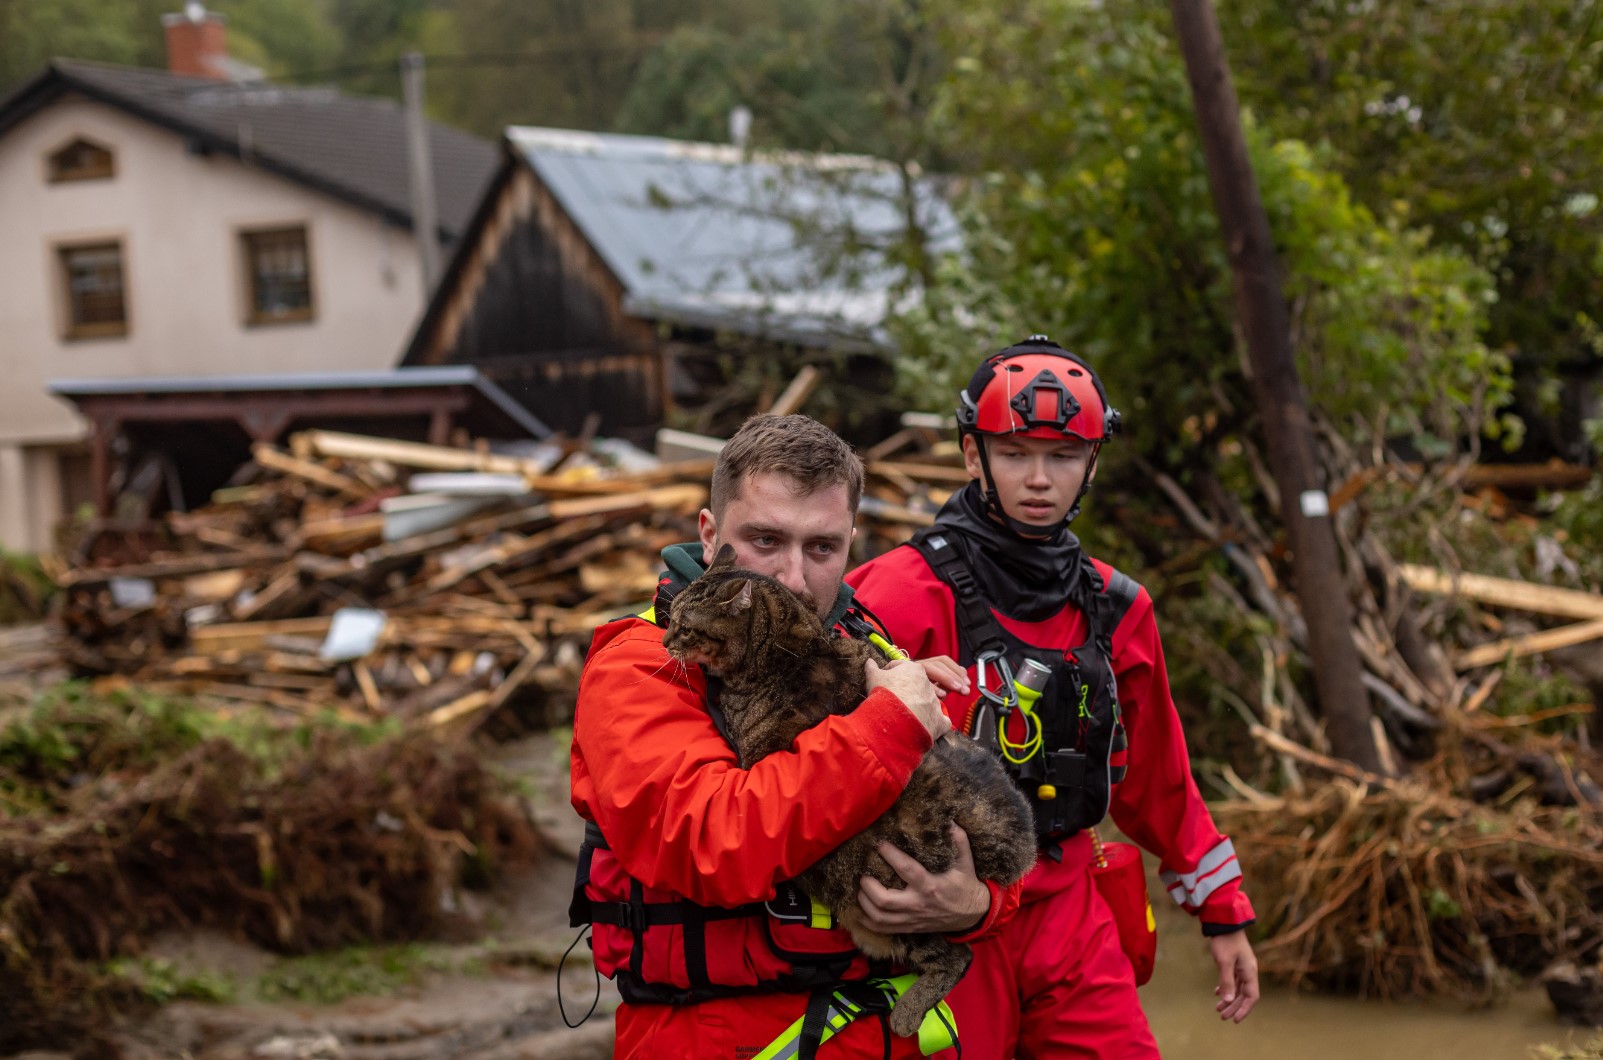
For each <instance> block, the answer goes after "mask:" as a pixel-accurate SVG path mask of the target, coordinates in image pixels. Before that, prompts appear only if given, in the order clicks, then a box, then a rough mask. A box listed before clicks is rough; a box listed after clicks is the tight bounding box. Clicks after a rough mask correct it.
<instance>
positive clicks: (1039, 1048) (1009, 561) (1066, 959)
mask: <svg viewBox="0 0 1603 1060" xmlns="http://www.w3.org/2000/svg"><path fill="white" fill-rule="evenodd" d="M1118 422H1119V414H1118V412H1117V411H1116V410H1114V409H1113V408H1112V407H1111V406H1110V405H1109V404H1108V401H1107V396H1106V394H1105V393H1104V391H1103V388H1102V383H1101V381H1100V380H1099V379H1098V378H1097V377H1096V375H1095V373H1093V372H1092V371H1091V369H1090V367H1089V366H1088V365H1086V364H1085V362H1084V361H1082V360H1080V359H1079V358H1078V357H1076V356H1074V355H1073V354H1071V353H1069V352H1068V351H1066V350H1064V349H1062V348H1061V347H1059V346H1058V345H1057V344H1056V343H1053V342H1051V341H1050V340H1048V339H1047V338H1046V337H1045V336H1040V335H1036V336H1031V337H1030V338H1029V339H1028V340H1026V341H1025V342H1023V343H1020V344H1018V345H1016V346H1010V347H1008V348H1007V349H1004V350H1002V351H1001V352H1000V353H997V354H993V355H992V356H990V357H987V358H986V359H985V360H984V361H983V362H982V363H981V365H980V367H979V369H978V370H977V371H976V372H975V373H974V376H973V378H972V380H971V381H970V383H969V385H968V387H967V388H966V389H965V390H964V392H963V393H962V394H961V396H960V399H959V407H958V430H959V435H960V437H961V439H962V447H963V458H964V464H965V467H966V468H967V470H968V473H969V475H970V476H971V478H972V479H973V481H971V482H970V483H969V484H968V485H967V486H966V487H964V488H963V489H961V490H959V491H958V492H957V493H955V494H954V495H953V496H952V498H951V499H950V500H949V501H948V502H947V503H946V505H945V506H944V507H943V508H942V509H941V512H940V514H939V515H938V516H937V517H936V522H935V525H934V526H933V527H930V528H929V529H927V530H924V531H921V532H920V533H918V534H917V535H915V537H914V539H913V541H912V542H911V543H909V544H908V545H903V546H901V547H899V548H896V549H893V550H891V551H890V552H888V553H886V554H885V555H883V556H880V557H878V558H877V559H875V560H872V561H870V562H868V563H866V564H864V565H863V566H861V567H859V568H857V569H856V570H854V571H853V572H852V573H851V575H850V576H849V577H848V578H847V581H848V583H849V584H851V585H852V586H854V587H855V588H856V589H857V591H858V593H859V595H860V596H861V597H862V599H863V600H864V601H865V602H866V604H867V606H869V607H872V608H873V609H874V611H875V613H876V614H877V615H878V616H879V617H880V619H881V620H882V621H883V622H884V624H885V627H886V629H887V630H888V631H889V633H890V634H891V636H892V639H893V640H894V641H895V642H896V644H897V645H898V646H899V647H901V648H902V649H903V650H904V651H907V652H909V653H911V654H912V655H913V657H914V658H925V657H935V656H947V657H951V658H954V659H956V660H958V662H959V663H960V664H961V665H962V666H963V667H965V668H967V675H966V676H965V677H964V678H962V679H957V680H944V679H943V683H944V684H945V685H946V687H948V688H949V689H950V690H951V692H952V694H951V695H949V696H948V697H947V699H946V709H947V711H948V713H949V714H950V715H951V716H952V718H953V720H954V722H956V723H957V724H958V727H959V728H960V729H962V730H963V731H966V732H969V733H971V734H973V735H975V736H976V737H977V738H979V739H981V740H982V742H986V741H988V742H989V743H990V744H991V745H992V746H993V747H995V748H996V749H997V751H998V753H999V754H1001V755H1002V756H1003V758H1004V764H1006V765H1007V766H1008V768H1009V770H1010V772H1012V773H1013V775H1014V777H1015V780H1016V781H1017V782H1018V783H1019V784H1020V786H1021V787H1022V788H1023V790H1024V792H1025V794H1026V796H1027V797H1029V799H1030V800H1031V803H1032V806H1033V808H1034V810H1035V816H1036V832H1037V836H1038V840H1039V842H1040V845H1041V850H1042V856H1041V857H1040V859H1039V860H1038V861H1037V863H1036V867H1035V869H1034V870H1033V871H1032V872H1031V873H1030V874H1029V875H1028V876H1026V877H1025V879H1024V893H1023V897H1022V902H1023V904H1022V906H1021V908H1020V910H1019V913H1018V915H1017V916H1016V917H1014V918H1013V919H1012V920H1011V921H1010V922H1009V923H1008V924H1007V925H1006V926H1005V927H1004V928H1003V929H1002V931H1001V933H1000V934H999V935H997V936H995V937H993V938H990V939H988V940H986V941H983V942H981V943H980V944H978V945H976V946H975V947H974V963H973V965H972V966H971V967H970V968H969V970H968V974H967V975H966V976H965V977H964V978H963V980H962V982H960V983H959V984H958V986H957V988H956V989H955V990H953V992H952V993H951V995H950V996H949V998H948V1000H949V1001H950V1003H951V1005H952V1008H953V1011H954V1012H955V1013H956V1014H957V1021H958V1024H959V1026H961V1027H962V1028H963V1045H964V1050H965V1055H966V1056H968V1057H974V1058H981V1060H997V1058H1006V1057H1014V1056H1017V1057H1021V1058H1036V1057H1065V1056H1078V1057H1097V1058H1113V1057H1120V1058H1124V1057H1141V1058H1146V1057H1156V1056H1157V1055H1158V1050H1157V1045H1156V1043H1155V1042H1154V1040H1153V1037H1152V1032H1151V1030H1150V1029H1149V1027H1148V1025H1147V1020H1146V1016H1145V1014H1144V1013H1143V1012H1142V1011H1141V1006H1140V1002H1139V1000H1138V998H1137V995H1136V986H1137V983H1136V976H1135V972H1134V971H1133V969H1132V964H1131V960H1130V959H1129V958H1128V957H1127V956H1126V954H1125V952H1124V951H1123V949H1122V947H1121V945H1120V938H1119V931H1118V929H1117V925H1116V923H1115V920H1114V917H1113V915H1112V913H1111V911H1110V908H1109V905H1108V903H1107V902H1106V901H1105V900H1104V899H1103V898H1102V897H1101V895H1100V894H1099V893H1098V890H1097V887H1096V886H1095V884H1094V881H1093V877H1092V873H1091V869H1092V865H1093V862H1094V859H1095V858H1096V856H1097V854H1096V849H1097V847H1096V843H1097V842H1099V841H1097V840H1095V839H1094V838H1093V833H1092V832H1090V831H1089V830H1090V829H1092V828H1093V826H1095V825H1096V824H1097V823H1098V822H1100V821H1101V820H1102V818H1103V816H1104V815H1105V814H1106V813H1108V812H1109V811H1111V813H1112V815H1113V819H1114V821H1115V822H1116V823H1117V824H1118V826H1119V827H1120V828H1121V829H1122V830H1123V831H1124V833H1125V834H1126V835H1128V836H1130V837H1131V838H1132V839H1134V840H1136V841H1137V842H1138V843H1140V844H1141V845H1142V846H1143V847H1145V848H1147V849H1148V850H1150V851H1152V852H1153V853H1155V854H1156V855H1158V857H1159V858H1160V859H1161V865H1160V868H1161V870H1162V875H1163V878H1164V881H1165V883H1166V885H1167V886H1168V888H1169V892H1170V894H1171V895H1172V896H1173V897H1174V899H1175V900H1176V901H1177V902H1179V903H1180V904H1181V905H1182V906H1184V907H1185V908H1186V909H1187V911H1189V912H1191V913H1192V914H1193V915H1195V916H1196V917H1197V918H1198V919H1199V920H1200V921H1201V922H1202V931H1203V934H1204V935H1205V936H1206V937H1207V938H1208V943H1209V947H1210V949H1211V951H1212V955H1213V958H1214V961H1215V962H1216V964H1217V965H1218V968H1219V985H1218V988H1217V990H1216V991H1215V992H1216V994H1217V995H1218V1001H1217V1003H1216V1006H1215V1008H1216V1010H1217V1011H1218V1012H1219V1015H1220V1018H1222V1019H1230V1020H1234V1021H1236V1022H1237V1023H1239V1022H1240V1021H1241V1020H1242V1019H1244V1018H1246V1016H1247V1014H1248V1013H1249V1012H1251V1011H1252V1008H1253V1006H1254V1005H1255V1004H1256V1003H1257V1000H1258V970H1257V962H1256V959H1255V958H1254V956H1253V953H1252V947H1251V945H1250V944H1249V942H1248V941H1247V937H1246V934H1245V931H1244V929H1245V928H1246V927H1247V926H1248V925H1250V924H1251V923H1252V921H1253V911H1252V905H1251V903H1250V902H1248V900H1247V897H1246V895H1244V894H1243V893H1242V892H1241V869H1240V867H1239V866H1238V864H1237V862H1236V857H1235V851H1234V849H1233V847H1232V846H1231V844H1230V841H1229V840H1228V839H1226V838H1225V837H1223V836H1221V835H1220V834H1219V831H1218V829H1217V828H1216V827H1215V826H1214V823H1213V819H1212V817H1211V815H1210V814H1209V813H1208V809H1207V807H1206V806H1205V805H1204V803H1203V801H1202V797H1201V795H1200V793H1199V792H1198V790H1197V786H1196V783H1195V781H1194V780H1193V779H1192V776H1191V770H1190V760H1189V757H1188V754H1187V752H1186V746H1185V738H1184V735H1183V733H1182V732H1181V728H1180V722H1179V718H1178V716H1177V714H1176V713H1175V708H1174V702H1173V700H1172V699H1171V698H1170V694H1169V682H1168V674H1167V671H1166V669H1165V667H1164V661H1163V647H1162V644H1161V642H1160V640H1159V637H1158V629H1157V624H1156V622H1155V621H1154V618H1153V609H1152V600H1151V597H1149V596H1148V595H1147V592H1146V590H1145V589H1143V588H1141V587H1140V586H1139V585H1137V584H1136V583H1134V582H1133V581H1131V580H1130V579H1129V578H1127V577H1126V576H1124V575H1122V574H1120V573H1118V572H1117V571H1115V570H1114V569H1113V568H1112V567H1110V566H1108V565H1107V564H1105V563H1102V562H1101V561H1098V560H1093V559H1091V558H1090V557H1088V556H1086V555H1085V554H1084V552H1083V551H1082V550H1081V548H1080V543H1079V541H1078V539H1077V538H1076V537H1075V536H1074V535H1073V534H1072V533H1070V532H1069V529H1068V525H1069V523H1070V521H1071V520H1073V518H1074V517H1075V515H1077V514H1078V513H1079V510H1080V503H1081V501H1082V500H1083V499H1084V497H1085V494H1086V491H1087V490H1088V489H1089V488H1090V486H1091V480H1092V479H1093V478H1094V477H1095V475H1096V458H1097V454H1098V451H1099V449H1100V447H1101V445H1102V443H1103V442H1105V441H1107V440H1108V439H1109V438H1110V437H1111V436H1112V435H1113V434H1114V432H1115V430H1116V429H1117V427H1118ZM1027 668H1029V669H1033V671H1034V673H1035V675H1036V677H1037V680H1036V682H1034V683H1033V688H1034V689H1036V690H1039V691H1040V696H1039V699H1038V700H1036V701H1035V702H1034V705H1033V707H1030V704H1029V702H1028V701H1027V698H1025V697H1021V696H1020V695H1019V694H1018V693H1017V692H1016V690H1015V686H1014V681H1015V678H1020V679H1022V678H1023V675H1024V674H1025V671H1026V669H1027ZM1025 684H1027V685H1028V684H1029V683H1028V682H1025ZM1026 707H1030V709H1025V708H1026ZM1135 908H1136V909H1138V910H1139V909H1142V908H1144V905H1143V904H1137V905H1136V906H1135ZM1145 927H1146V925H1144V924H1143V925H1139V926H1138V927H1137V929H1136V930H1137V931H1138V932H1140V931H1142V929H1144V928H1145Z"/></svg>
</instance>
